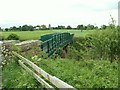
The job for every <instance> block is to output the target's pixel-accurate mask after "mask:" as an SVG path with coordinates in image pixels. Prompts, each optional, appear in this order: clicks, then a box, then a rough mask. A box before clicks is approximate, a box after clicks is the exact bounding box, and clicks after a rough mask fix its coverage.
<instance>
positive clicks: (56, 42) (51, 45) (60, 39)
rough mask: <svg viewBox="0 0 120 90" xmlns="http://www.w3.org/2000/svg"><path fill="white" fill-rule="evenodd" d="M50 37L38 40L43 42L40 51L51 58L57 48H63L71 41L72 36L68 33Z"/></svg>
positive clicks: (46, 36)
mask: <svg viewBox="0 0 120 90" xmlns="http://www.w3.org/2000/svg"><path fill="white" fill-rule="evenodd" d="M50 35H51V36H50ZM50 35H45V36H42V37H43V38H42V39H40V40H43V42H42V44H41V49H42V50H43V51H44V52H46V53H48V56H51V55H52V54H53V53H54V52H55V51H56V49H57V48H63V47H65V46H66V45H67V44H69V43H71V42H72V41H73V34H70V33H58V34H50ZM45 39H46V40H45Z"/></svg>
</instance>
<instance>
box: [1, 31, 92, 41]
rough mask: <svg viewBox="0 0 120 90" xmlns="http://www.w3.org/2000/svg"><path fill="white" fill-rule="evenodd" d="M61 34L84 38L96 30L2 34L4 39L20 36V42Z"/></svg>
mask: <svg viewBox="0 0 120 90" xmlns="http://www.w3.org/2000/svg"><path fill="white" fill-rule="evenodd" d="M59 32H69V33H73V34H74V36H75V37H80V36H81V37H84V36H85V35H87V34H90V33H93V32H94V30H88V31H83V32H81V31H80V30H64V29H61V30H40V31H14V32H13V31H12V32H2V36H3V37H4V39H7V37H8V36H9V35H10V34H11V33H13V34H16V35H18V36H19V38H20V40H34V39H39V38H40V36H42V35H45V34H52V33H59Z"/></svg>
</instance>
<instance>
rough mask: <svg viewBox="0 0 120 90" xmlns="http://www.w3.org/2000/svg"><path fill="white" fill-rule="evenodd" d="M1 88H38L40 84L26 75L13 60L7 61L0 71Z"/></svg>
mask: <svg viewBox="0 0 120 90" xmlns="http://www.w3.org/2000/svg"><path fill="white" fill-rule="evenodd" d="M2 77H3V88H40V87H41V85H40V83H38V82H37V80H35V79H34V77H32V76H31V75H30V74H29V73H27V72H26V71H25V70H24V69H23V68H22V67H21V66H19V65H18V63H17V62H16V61H15V59H13V60H10V61H7V63H6V65H5V66H4V67H3V71H2Z"/></svg>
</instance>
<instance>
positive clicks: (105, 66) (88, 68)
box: [38, 59, 118, 88]
mask: <svg viewBox="0 0 120 90" xmlns="http://www.w3.org/2000/svg"><path fill="white" fill-rule="evenodd" d="M38 65H39V66H40V67H41V68H43V69H44V70H45V71H46V72H48V73H50V74H52V75H54V76H56V77H58V78H60V79H61V80H63V81H65V82H66V83H68V84H70V85H72V86H74V87H75V88H117V87H118V63H117V62H113V63H110V62H109V61H106V60H101V61H100V60H84V61H75V60H68V59H58V60H41V61H40V62H39V64H38Z"/></svg>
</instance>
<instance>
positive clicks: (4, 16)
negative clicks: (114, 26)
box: [0, 0, 119, 28]
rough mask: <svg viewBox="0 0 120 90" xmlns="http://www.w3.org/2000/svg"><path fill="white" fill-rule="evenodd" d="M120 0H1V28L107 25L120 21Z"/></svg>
mask: <svg viewBox="0 0 120 90" xmlns="http://www.w3.org/2000/svg"><path fill="white" fill-rule="evenodd" d="M118 2H119V0H0V27H2V28H6V27H11V26H20V25H25V24H27V25H42V24H45V25H49V24H51V26H58V25H65V26H67V25H71V26H72V27H76V26H77V25H78V24H84V25H88V24H93V25H97V26H101V25H103V24H105V25H108V23H109V22H110V15H112V17H113V18H114V19H115V20H116V22H118Z"/></svg>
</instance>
